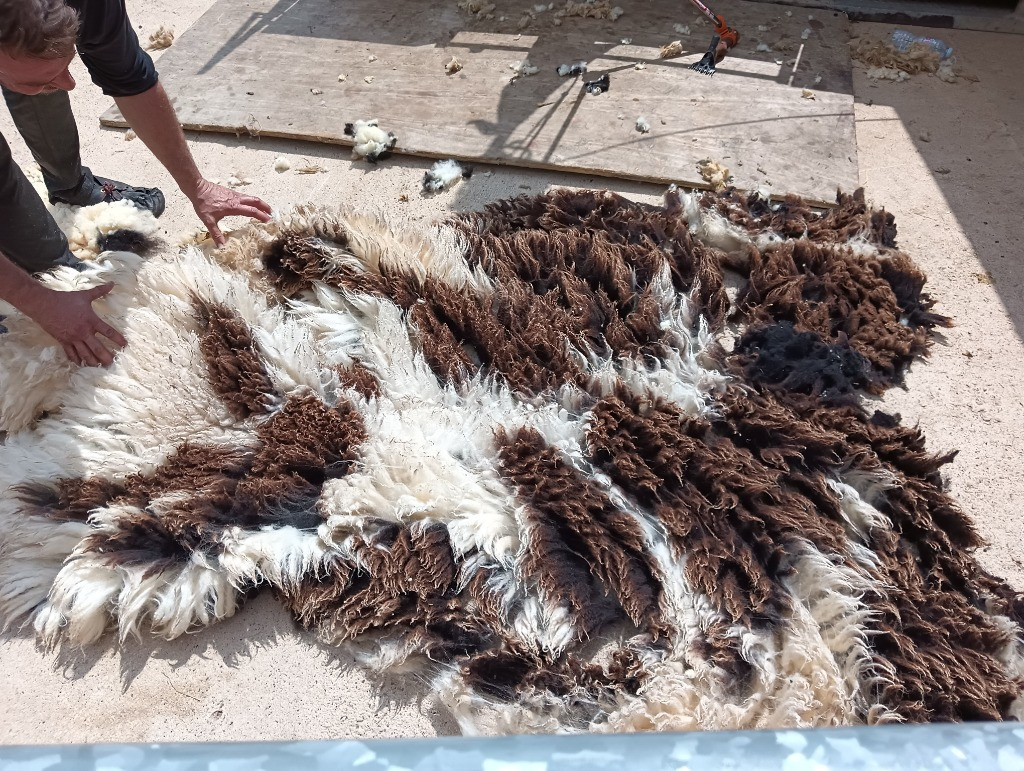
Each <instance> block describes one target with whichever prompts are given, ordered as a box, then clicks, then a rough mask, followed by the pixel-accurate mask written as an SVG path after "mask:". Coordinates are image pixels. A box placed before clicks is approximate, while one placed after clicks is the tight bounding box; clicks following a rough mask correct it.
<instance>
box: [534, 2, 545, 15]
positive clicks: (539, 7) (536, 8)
mask: <svg viewBox="0 0 1024 771" xmlns="http://www.w3.org/2000/svg"><path fill="white" fill-rule="evenodd" d="M546 10H548V6H546V5H544V4H538V5H535V6H533V12H534V13H544V11H546Z"/></svg>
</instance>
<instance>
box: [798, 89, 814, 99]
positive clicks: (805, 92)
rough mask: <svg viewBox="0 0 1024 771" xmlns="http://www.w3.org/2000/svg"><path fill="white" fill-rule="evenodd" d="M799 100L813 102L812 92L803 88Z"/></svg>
mask: <svg viewBox="0 0 1024 771" xmlns="http://www.w3.org/2000/svg"><path fill="white" fill-rule="evenodd" d="M800 98H801V99H810V100H811V101H814V92H813V91H811V89H809V88H805V89H804V90H803V91H802V92H801V93H800Z"/></svg>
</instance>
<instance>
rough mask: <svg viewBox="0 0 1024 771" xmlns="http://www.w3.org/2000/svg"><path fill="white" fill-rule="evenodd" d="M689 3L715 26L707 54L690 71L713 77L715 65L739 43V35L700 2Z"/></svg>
mask: <svg viewBox="0 0 1024 771" xmlns="http://www.w3.org/2000/svg"><path fill="white" fill-rule="evenodd" d="M690 2H691V3H693V4H694V5H695V6H696V7H697V9H698V10H699V11H700V12H701V13H703V14H704V15H705V16H707V17H708V19H709V20H710V21H711V23H712V24H714V25H715V34H714V36H713V37H712V38H711V45H709V46H708V51H707V53H706V54H704V56H703V57H702V58H701V60H700V61H699V62H694V63H693V64H691V65H690V69H691V70H696V71H697V72H700V73H703V74H705V75H714V74H715V65H716V64H717V63H718V62H720V61H722V59H724V58H725V55H726V54H727V53H729V49H731V48H733V47H734V46H735V45H736V44H737V43H739V42H740V33H739V32H737V31H736V30H735V29H733V28H732V27H730V26H729V25H728V24H726V23H725V19H723V18H722V17H721V16H719V15H718V14H717V13H715V12H714V11H712V10H711V9H710V8H708V7H707V6H706V5H704V3H702V2H701V0H690Z"/></svg>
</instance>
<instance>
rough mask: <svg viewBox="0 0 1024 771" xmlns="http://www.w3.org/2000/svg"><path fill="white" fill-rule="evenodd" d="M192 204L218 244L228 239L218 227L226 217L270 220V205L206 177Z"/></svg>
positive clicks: (261, 220) (200, 184)
mask: <svg viewBox="0 0 1024 771" xmlns="http://www.w3.org/2000/svg"><path fill="white" fill-rule="evenodd" d="M192 205H193V206H195V207H196V214H198V215H199V219H201V220H202V221H203V225H205V226H206V229H207V231H209V233H210V237H211V238H213V240H214V242H215V243H216V244H217V246H223V245H224V242H225V241H226V240H227V239H226V238H224V234H223V233H221V232H220V228H219V227H217V223H218V222H220V221H221V220H222V219H224V218H225V217H251V218H253V219H257V220H259V221H260V222H268V221H269V220H270V206H269V205H268V204H266V203H264V202H263V201H261V200H260V199H259V198H256V197H255V196H252V195H241V194H240V193H238V192H236V191H234V190H232V189H230V188H227V187H221V186H220V185H215V184H213V183H212V182H210V181H209V180H206V179H204V180H203V181H202V182H200V183H199V186H198V187H197V188H196V193H195V197H194V198H193V199H192Z"/></svg>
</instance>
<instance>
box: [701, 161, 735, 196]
mask: <svg viewBox="0 0 1024 771" xmlns="http://www.w3.org/2000/svg"><path fill="white" fill-rule="evenodd" d="M697 171H699V172H700V176H701V178H702V179H703V180H704V181H705V182H707V183H708V184H709V185H711V188H712V190H714V191H715V192H716V193H720V192H721V191H723V190H725V188H726V183H727V182H728V181H729V180H731V179H732V173H731V172H730V171H729V168H728V167H727V166H724V165H722V164H721V163H719V162H718V161H713V160H711V159H710V158H705V159H704V160H703V161H701V162H700V163H698V164H697Z"/></svg>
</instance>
